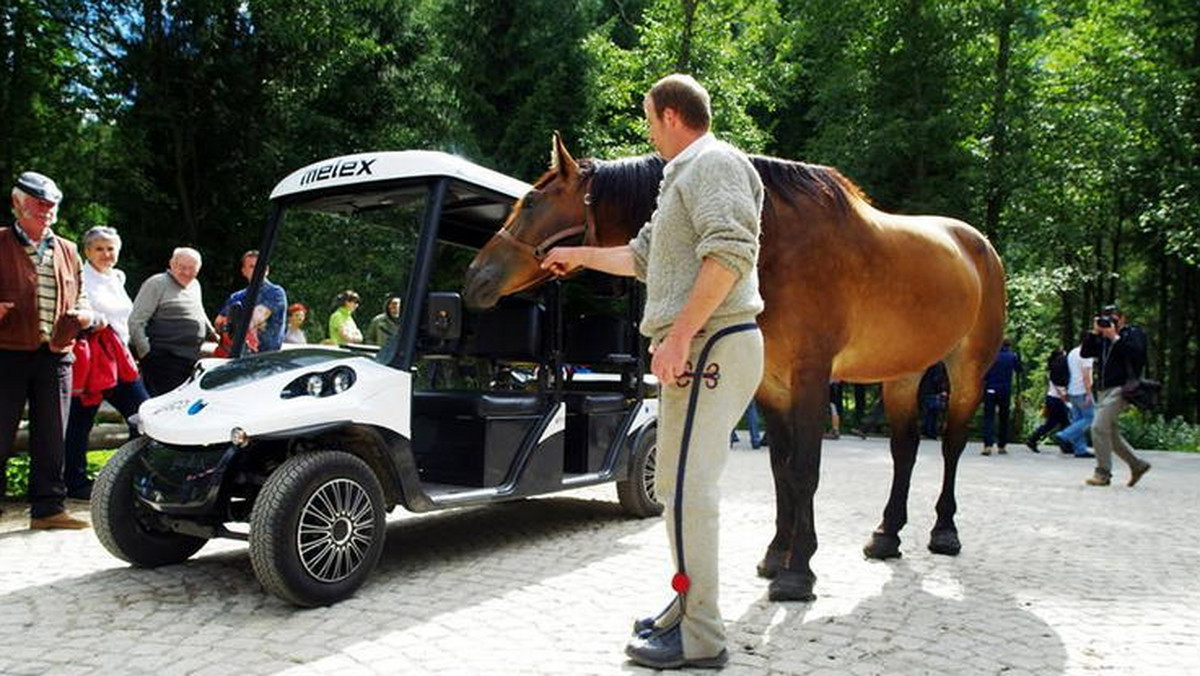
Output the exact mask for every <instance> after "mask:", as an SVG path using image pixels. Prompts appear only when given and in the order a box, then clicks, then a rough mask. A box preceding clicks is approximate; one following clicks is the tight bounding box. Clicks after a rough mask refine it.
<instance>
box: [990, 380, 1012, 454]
mask: <svg viewBox="0 0 1200 676" xmlns="http://www.w3.org/2000/svg"><path fill="white" fill-rule="evenodd" d="M1011 396H1012V395H1011V393H1010V392H998V391H996V390H987V391H985V392H984V393H983V445H984V446H997V445H998V446H1000V448H1004V447H1005V445H1007V444H1008V411H1009V406H1010V399H1011ZM997 413H999V418H1000V419H999V421H997V420H996V417H997ZM997 422H999V423H1000V424H999V425H997V424H996V423H997Z"/></svg>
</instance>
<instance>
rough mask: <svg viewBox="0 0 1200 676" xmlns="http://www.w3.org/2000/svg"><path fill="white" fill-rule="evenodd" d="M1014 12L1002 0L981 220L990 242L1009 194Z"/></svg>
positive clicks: (996, 237)
mask: <svg viewBox="0 0 1200 676" xmlns="http://www.w3.org/2000/svg"><path fill="white" fill-rule="evenodd" d="M1015 16H1016V14H1015V9H1014V6H1013V0H1004V7H1003V9H1001V11H1000V20H999V22H998V24H997V26H996V43H997V46H996V67H995V77H996V82H995V89H994V90H993V92H992V119H991V122H990V123H989V125H988V126H989V128H990V134H991V137H992V147H991V153H990V154H989V157H988V185H987V213H986V214H985V216H984V221H983V230H984V233H986V234H987V237H988V239H990V240H991V241H992V242H993V243H996V242H999V236H1000V215H1001V214H1002V213H1003V211H1004V203H1005V201H1006V200H1007V198H1008V189H1007V187H1006V182H1005V172H1004V165H1005V163H1006V161H1007V156H1008V119H1007V107H1008V86H1009V85H1008V71H1009V60H1010V58H1011V56H1012V28H1013V22H1014V19H1015Z"/></svg>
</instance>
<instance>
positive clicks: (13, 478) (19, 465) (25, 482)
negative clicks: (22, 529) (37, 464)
mask: <svg viewBox="0 0 1200 676" xmlns="http://www.w3.org/2000/svg"><path fill="white" fill-rule="evenodd" d="M113 453H116V450H115V449H114V450H107V451H88V454H87V473H88V477H90V478H92V479H95V478H96V474H97V473H98V472H99V471H100V470H101V469H102V468H103V467H104V463H106V462H108V459H109V458H111V457H112V455H113ZM5 475H6V477H7V478H8V493H7V494H8V497H9V498H12V499H17V500H19V499H22V498H24V497H25V495H26V492H27V491H28V488H29V456H28V455H25V454H21V455H17V456H13V457H11V458H9V459H8V467H7V468H6V473H5Z"/></svg>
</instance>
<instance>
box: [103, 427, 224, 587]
mask: <svg viewBox="0 0 1200 676" xmlns="http://www.w3.org/2000/svg"><path fill="white" fill-rule="evenodd" d="M146 443H147V439H146V438H144V437H143V438H140V439H134V440H132V441H130V442H128V443H126V444H125V445H123V446H121V448H120V449H118V450H117V452H116V453H115V454H113V456H112V457H111V458H109V459H108V462H107V463H105V465H104V468H103V469H102V470H100V474H99V476H97V477H96V483H95V485H94V486H93V487H92V529H93V530H94V531H95V533H96V537H97V539H99V540H100V544H102V545H104V548H105V549H107V550H108V551H109V553H111V554H112V555H113V556H115V557H117V558H118V559H121V560H122V561H126V562H128V563H131V564H133V565H135V566H139V567H143V568H155V567H158V566H165V565H170V564H173V563H181V562H183V561H186V560H187V559H188V558H189V557H191V555H192V554H195V553H196V552H197V551H199V550H200V548H201V547H203V546H204V544H205V543H206V542H208V540H207V539H205V538H202V537H196V536H194V535H184V534H182V533H174V532H170V531H152V530H147V529H146V528H144V527H142V525H141V524H140V523H139V518H138V512H137V504H136V502H137V497H136V496H135V495H134V493H133V470H134V461H135V460H136V459H137V456H138V454H140V453H141V451H142V448H143V447H144V446H145V445H146Z"/></svg>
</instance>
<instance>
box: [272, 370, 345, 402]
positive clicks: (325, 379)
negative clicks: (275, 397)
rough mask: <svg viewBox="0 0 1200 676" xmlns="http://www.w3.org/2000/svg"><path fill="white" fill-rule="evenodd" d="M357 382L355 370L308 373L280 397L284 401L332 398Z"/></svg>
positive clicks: (294, 382)
mask: <svg viewBox="0 0 1200 676" xmlns="http://www.w3.org/2000/svg"><path fill="white" fill-rule="evenodd" d="M356 380H357V376H356V375H355V373H354V369H352V368H349V367H346V366H339V367H337V368H335V369H330V370H328V371H325V372H323V373H306V374H304V375H302V376H300V377H299V378H296V379H295V380H293V381H292V382H290V383H288V385H287V387H285V388H283V392H280V393H279V396H280V397H282V398H284V399H293V398H295V397H331V396H333V395H335V394H341V393H342V392H345V391H346V390H348V389H350V388H351V387H353V386H354V382H355V381H356Z"/></svg>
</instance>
